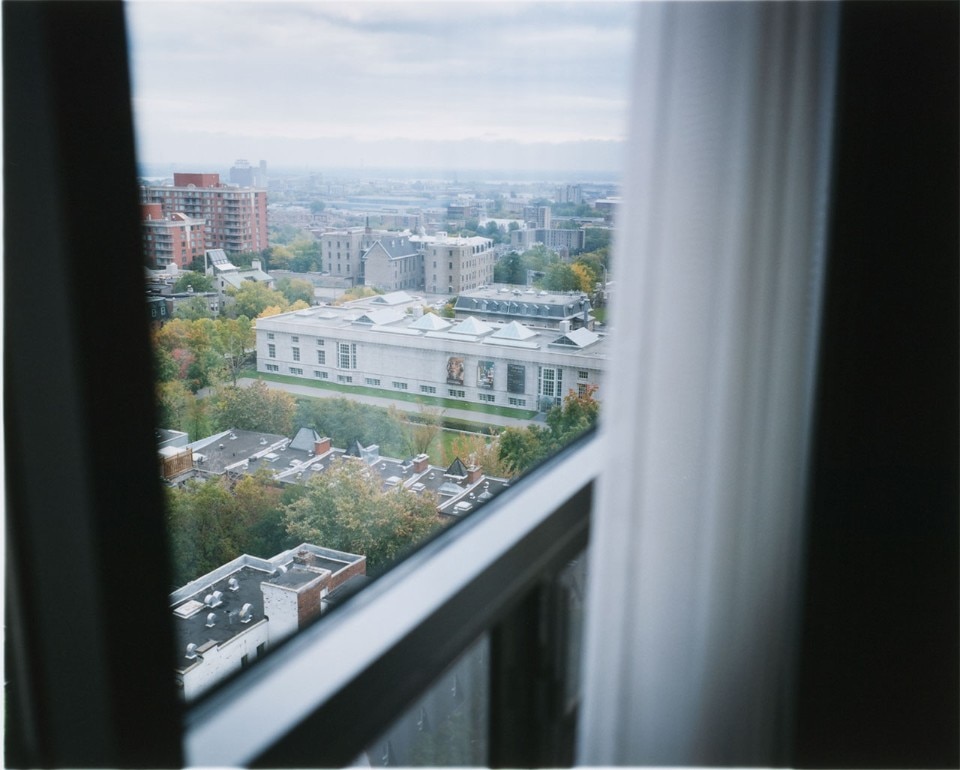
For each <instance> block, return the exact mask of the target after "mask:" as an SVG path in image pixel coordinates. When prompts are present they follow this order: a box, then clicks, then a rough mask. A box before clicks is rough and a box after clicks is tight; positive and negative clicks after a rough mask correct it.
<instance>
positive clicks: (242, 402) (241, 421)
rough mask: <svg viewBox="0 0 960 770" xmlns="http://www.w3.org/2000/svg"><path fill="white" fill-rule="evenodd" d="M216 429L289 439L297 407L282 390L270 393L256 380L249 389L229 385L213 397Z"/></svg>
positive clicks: (269, 390)
mask: <svg viewBox="0 0 960 770" xmlns="http://www.w3.org/2000/svg"><path fill="white" fill-rule="evenodd" d="M212 401H213V416H214V425H215V427H216V429H217V430H226V429H227V428H239V429H240V430H256V431H263V432H264V433H275V434H277V435H280V436H289V435H290V434H291V433H293V415H294V412H295V411H296V408H297V403H296V401H295V400H294V398H293V396H291V395H290V394H289V393H284V392H283V391H282V390H271V389H270V388H268V387H267V385H266V383H264V382H262V381H261V380H257V381H256V382H254V383H253V384H252V385H250V387H248V388H238V387H236V386H234V385H227V386H223V387H221V388H219V389H218V390H217V392H216V394H215V395H214V396H213V399H212Z"/></svg>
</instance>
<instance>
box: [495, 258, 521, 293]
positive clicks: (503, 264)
mask: <svg viewBox="0 0 960 770" xmlns="http://www.w3.org/2000/svg"><path fill="white" fill-rule="evenodd" d="M493 280H494V281H495V282H496V283H510V284H515V285H519V286H523V285H524V284H526V282H527V275H526V271H525V270H524V269H523V264H522V262H521V258H520V254H519V253H518V252H516V251H511V252H509V253H508V254H505V255H504V256H503V257H502V258H501V259H500V260H499V261H498V262H497V263H496V264H495V265H494V266H493Z"/></svg>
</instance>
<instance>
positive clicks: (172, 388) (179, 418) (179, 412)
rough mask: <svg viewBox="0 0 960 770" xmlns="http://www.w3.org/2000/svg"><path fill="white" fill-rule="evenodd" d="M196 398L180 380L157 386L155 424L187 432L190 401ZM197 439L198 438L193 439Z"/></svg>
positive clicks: (161, 383)
mask: <svg viewBox="0 0 960 770" xmlns="http://www.w3.org/2000/svg"><path fill="white" fill-rule="evenodd" d="M195 398H196V396H194V395H193V393H191V392H190V388H188V387H187V386H186V385H184V384H183V382H181V381H180V380H170V381H168V382H160V383H158V384H157V423H158V424H159V425H160V427H163V428H170V429H171V430H182V431H185V432H188V433H189V431H188V430H187V428H188V425H189V422H188V418H189V408H190V401H192V400H193V399H195ZM195 438H199V437H195Z"/></svg>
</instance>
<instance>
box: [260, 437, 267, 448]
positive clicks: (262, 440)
mask: <svg viewBox="0 0 960 770" xmlns="http://www.w3.org/2000/svg"><path fill="white" fill-rule="evenodd" d="M266 443H267V440H266V439H265V438H264V437H263V436H261V437H260V446H264V445H266Z"/></svg>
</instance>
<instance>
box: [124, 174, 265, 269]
mask: <svg viewBox="0 0 960 770" xmlns="http://www.w3.org/2000/svg"><path fill="white" fill-rule="evenodd" d="M140 202H141V203H143V204H159V205H160V207H161V211H162V212H163V214H164V216H169V215H172V214H174V213H178V212H179V213H182V214H184V215H186V216H187V217H190V218H192V219H199V220H202V221H203V222H204V225H205V229H204V235H205V239H206V245H205V247H206V248H208V249H223V250H224V251H226V252H227V253H229V254H236V253H239V252H244V251H263V250H264V249H266V248H267V247H268V241H267V191H266V190H264V189H261V188H255V187H230V186H228V185H225V184H222V183H221V182H220V175H219V174H185V173H177V174H174V175H173V185H172V186H170V185H148V186H143V187H141V188H140Z"/></svg>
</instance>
